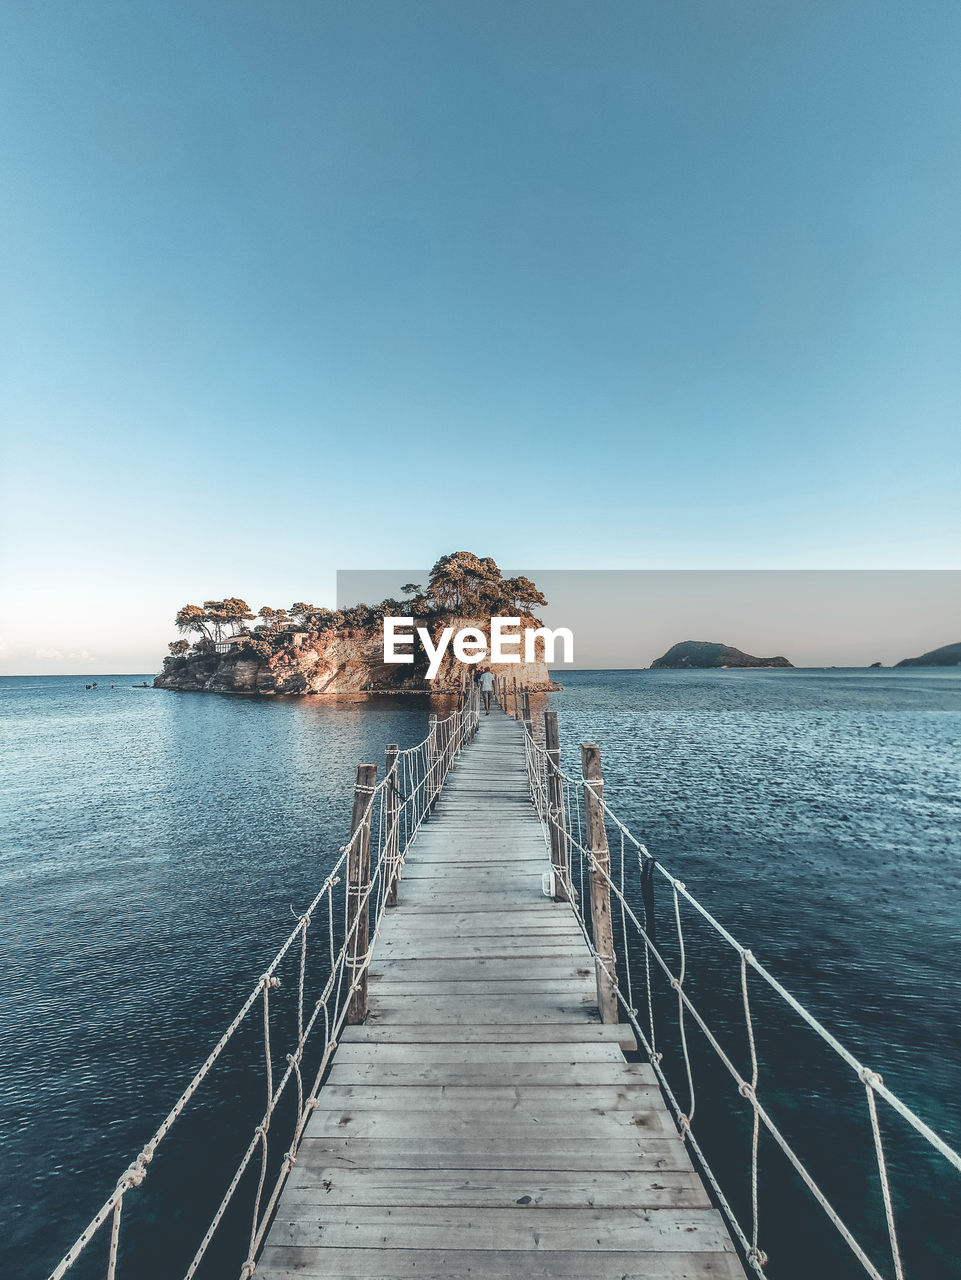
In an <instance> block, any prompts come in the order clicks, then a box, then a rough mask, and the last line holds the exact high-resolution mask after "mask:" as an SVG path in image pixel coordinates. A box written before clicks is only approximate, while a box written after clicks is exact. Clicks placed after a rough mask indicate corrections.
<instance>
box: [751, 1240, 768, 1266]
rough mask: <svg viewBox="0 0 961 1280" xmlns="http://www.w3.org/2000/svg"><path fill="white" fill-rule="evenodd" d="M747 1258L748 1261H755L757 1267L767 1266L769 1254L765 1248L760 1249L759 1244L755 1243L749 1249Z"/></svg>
mask: <svg viewBox="0 0 961 1280" xmlns="http://www.w3.org/2000/svg"><path fill="white" fill-rule="evenodd" d="M747 1260H748V1262H750V1263H753V1265H754V1266H756V1267H766V1266H767V1254H766V1253H765V1252H764V1250H763V1249H759V1248H758V1247H757V1245H754V1247H753V1248H752V1249H750V1250H749V1251H748V1255H747Z"/></svg>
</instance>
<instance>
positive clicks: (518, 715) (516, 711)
mask: <svg viewBox="0 0 961 1280" xmlns="http://www.w3.org/2000/svg"><path fill="white" fill-rule="evenodd" d="M520 718H521V715H520V711H519V710H518V709H517V676H514V719H515V720H519V719H520Z"/></svg>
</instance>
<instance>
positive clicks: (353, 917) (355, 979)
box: [347, 764, 377, 1023]
mask: <svg viewBox="0 0 961 1280" xmlns="http://www.w3.org/2000/svg"><path fill="white" fill-rule="evenodd" d="M376 781H377V766H376V765H375V764H359V765H358V766H357V781H356V783H355V785H354V812H353V814H352V816H351V819H350V837H351V839H350V847H349V850H348V853H347V927H348V928H349V929H350V928H353V927H354V924H355V922H356V929H355V930H354V935H353V941H352V942H351V944H350V946H349V947H348V949H347V956H348V960H347V967H348V976H349V977H350V986H351V992H350V1002H349V1003H348V1005H347V1021H348V1022H350V1023H358V1022H363V1021H364V1019H365V1018H366V1017H367V950H368V947H369V946H370V892H369V891H370V798H371V796H372V795H373V794H374V784H375V783H376Z"/></svg>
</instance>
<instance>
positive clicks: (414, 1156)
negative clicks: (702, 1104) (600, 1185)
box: [297, 1131, 691, 1173]
mask: <svg viewBox="0 0 961 1280" xmlns="http://www.w3.org/2000/svg"><path fill="white" fill-rule="evenodd" d="M297 1163H298V1165H305V1166H306V1165H312V1166H317V1167H319V1168H326V1167H327V1166H328V1165H332V1164H333V1165H343V1166H344V1167H348V1168H360V1169H463V1168H464V1166H465V1165H470V1166H471V1167H472V1168H474V1169H541V1170H544V1169H557V1170H560V1171H566V1172H585V1173H591V1172H595V1171H596V1170H598V1169H607V1170H609V1171H616V1170H625V1171H632V1170H684V1169H690V1168H691V1161H690V1158H689V1157H688V1154H687V1151H686V1150H685V1147H684V1144H683V1142H681V1140H680V1138H678V1137H677V1136H675V1137H673V1138H671V1137H668V1136H667V1135H665V1134H660V1133H656V1134H640V1140H639V1141H638V1142H627V1141H611V1140H610V1138H609V1136H608V1135H601V1134H594V1135H593V1136H592V1137H588V1138H583V1139H577V1140H574V1139H571V1138H569V1137H566V1136H565V1135H564V1134H562V1133H557V1132H556V1131H555V1132H554V1134H553V1135H552V1136H551V1135H543V1134H542V1135H540V1136H534V1137H525V1140H524V1141H523V1142H522V1143H518V1142H516V1141H513V1142H505V1141H502V1139H501V1136H500V1135H488V1134H486V1133H484V1132H476V1133H474V1134H473V1135H465V1134H461V1135H460V1136H459V1137H456V1138H452V1137H450V1136H449V1135H444V1134H437V1135H435V1134H431V1135H430V1140H429V1141H426V1140H425V1139H424V1138H422V1139H421V1140H420V1141H418V1142H414V1141H412V1139H411V1137H410V1136H409V1135H408V1136H407V1137H405V1138H393V1139H387V1138H379V1139H378V1138H356V1137H350V1138H348V1137H347V1136H346V1135H343V1136H337V1137H334V1136H322V1137H316V1138H313V1137H310V1136H309V1135H308V1137H306V1138H305V1139H304V1141H303V1142H302V1143H301V1146H300V1150H299V1152H298V1154H297Z"/></svg>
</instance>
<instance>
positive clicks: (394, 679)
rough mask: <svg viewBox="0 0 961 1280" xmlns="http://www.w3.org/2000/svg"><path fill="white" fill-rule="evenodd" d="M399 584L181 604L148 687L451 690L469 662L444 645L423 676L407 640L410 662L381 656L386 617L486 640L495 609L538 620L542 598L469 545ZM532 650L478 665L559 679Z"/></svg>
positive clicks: (537, 683) (534, 680)
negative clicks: (342, 603)
mask: <svg viewBox="0 0 961 1280" xmlns="http://www.w3.org/2000/svg"><path fill="white" fill-rule="evenodd" d="M400 590H401V593H402V596H403V598H402V599H387V600H382V601H381V602H380V603H379V604H376V605H367V604H358V605H355V606H353V607H351V608H348V609H324V608H319V607H317V606H316V605H312V604H306V603H304V602H303V601H298V602H297V603H295V604H292V605H291V606H290V608H289V609H274V608H271V607H270V606H269V605H264V607H263V608H262V609H260V611H259V612H258V613H256V614H255V613H254V612H253V611H252V610H251V609H250V607H249V606H248V604H247V602H246V601H245V600H242V599H240V598H239V597H237V596H231V597H228V598H227V599H225V600H205V601H204V603H203V605H196V604H187V605H184V607H183V608H182V609H181V610H180V611H179V612H178V613H177V616H176V619H175V622H176V626H177V630H178V631H179V632H180V637H181V638H180V639H179V640H174V641H173V642H172V643H171V644H170V645H168V648H169V650H170V653H169V655H168V656H167V657H166V658H165V659H164V665H163V671H162V672H161V674H160V675H159V676H157V678H156V679H155V680H154V687H155V688H157V689H178V690H182V691H188V692H198V693H247V694H251V693H253V694H307V693H317V694H357V693H364V692H367V693H370V692H381V693H425V692H429V693H457V692H458V691H459V690H460V689H461V688H462V687H463V684H464V681H465V679H466V676H467V671H468V668H467V667H465V666H464V665H463V663H460V662H458V661H457V660H456V658H455V657H454V656H453V654H452V653H451V651H450V649H448V651H447V652H446V653H445V654H444V658H443V661H442V662H441V665H440V669H439V670H438V672H437V675H436V676H435V678H434V679H433V680H432V681H430V682H428V681H427V679H426V674H427V657H426V654H425V653H424V650H423V648H422V646H420V645H415V646H414V649H413V652H414V662H413V663H410V664H395V663H391V664H386V663H385V662H384V642H383V621H384V618H385V617H403V618H411V617H412V618H413V619H414V626H415V627H418V626H420V627H426V628H427V629H428V630H429V632H430V634H431V637H432V639H433V640H434V641H435V642H436V640H437V637H438V636H439V635H440V634H441V632H442V631H443V629H444V627H451V626H452V627H454V628H455V630H458V629H460V628H462V627H474V628H476V629H477V630H478V631H481V632H483V633H484V634H485V635H486V636H487V638H488V641H489V640H490V620H491V618H492V617H519V618H520V620H521V621H520V626H521V628H524V627H538V626H540V625H541V624H540V622H539V620H538V619H537V618H536V617H534V615H533V613H532V612H531V610H532V609H535V608H537V606H538V605H544V604H547V601H546V600H545V598H544V596H543V595H542V594H541V592H540V591H538V589H537V587H536V586H535V585H534V583H533V582H531V581H530V580H529V579H528V578H505V577H504V576H503V575H502V574H501V572H500V570H499V569H498V567H497V565H496V564H495V563H494V561H493V560H492V559H490V557H483V558H482V557H479V556H476V555H474V554H473V553H472V552H470V551H455V552H452V553H451V554H450V555H446V556H442V557H441V558H440V559H439V560H438V561H437V563H436V564H435V565H434V567H433V569H432V570H431V572H430V577H429V580H428V582H427V585H426V587H425V588H423V589H422V588H421V585H420V584H419V583H416V582H408V583H407V584H406V585H405V586H403V587H401V588H400ZM250 624H253V625H250ZM538 643H540V642H538ZM537 654H539V658H540V660H538V661H534V662H524V661H521V662H515V663H505V664H497V663H485V664H482V665H489V666H490V668H491V670H492V671H494V672H495V674H498V675H503V676H506V677H507V678H508V679H509V680H511V679H515V678H516V680H517V682H518V684H522V685H524V686H525V687H526V688H528V689H530V690H535V691H536V690H548V689H556V688H558V687H559V686H558V685H556V684H555V683H554V682H553V681H552V680H551V677H550V672H549V671H548V668H547V664H546V663H545V662H544V661H543V660H542V659H543V646H542V645H540V648H539V649H538V650H537Z"/></svg>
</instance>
